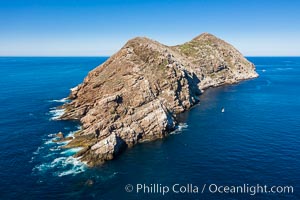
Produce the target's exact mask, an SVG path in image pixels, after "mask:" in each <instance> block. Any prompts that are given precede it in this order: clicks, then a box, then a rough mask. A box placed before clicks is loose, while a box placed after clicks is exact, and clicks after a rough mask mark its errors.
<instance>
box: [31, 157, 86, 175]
mask: <svg viewBox="0 0 300 200" xmlns="http://www.w3.org/2000/svg"><path fill="white" fill-rule="evenodd" d="M79 159H80V158H74V157H73V156H68V157H58V158H55V159H54V160H53V161H52V162H51V163H50V162H48V163H43V164H40V165H37V166H35V168H34V169H33V171H38V172H41V173H44V172H47V171H49V170H54V172H53V174H54V175H56V176H60V177H61V176H66V175H76V174H79V173H82V172H84V171H85V170H86V168H87V165H86V164H85V163H84V162H81V161H80V160H79Z"/></svg>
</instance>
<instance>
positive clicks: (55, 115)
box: [50, 109, 65, 120]
mask: <svg viewBox="0 0 300 200" xmlns="http://www.w3.org/2000/svg"><path fill="white" fill-rule="evenodd" d="M64 113H65V109H54V110H51V111H50V114H51V115H52V116H53V117H51V120H58V119H59V118H60V117H61V116H62V115H63V114H64Z"/></svg>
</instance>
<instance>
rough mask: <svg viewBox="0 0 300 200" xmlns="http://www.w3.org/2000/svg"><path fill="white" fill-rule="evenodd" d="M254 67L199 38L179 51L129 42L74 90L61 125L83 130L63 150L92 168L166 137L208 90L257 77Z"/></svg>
mask: <svg viewBox="0 0 300 200" xmlns="http://www.w3.org/2000/svg"><path fill="white" fill-rule="evenodd" d="M257 76H258V75H257V73H256V72H255V67H254V65H253V64H252V63H250V62H249V61H248V60H246V59H245V58H244V57H243V56H242V55H241V53H239V52H238V51H237V50H236V49H235V48H234V47H232V46H231V45H230V44H228V43H226V42H224V41H223V40H220V39H218V38H216V37H215V36H213V35H211V34H207V33H204V34H202V35H200V36H198V37H196V38H194V39H193V40H191V41H190V42H187V43H185V44H183V45H178V46H172V47H169V46H165V45H162V44H160V43H158V42H156V41H153V40H150V39H147V38H142V37H138V38H134V39H132V40H129V41H128V42H127V43H126V44H125V46H124V47H122V48H121V50H120V51H118V52H117V53H116V54H114V55H113V56H111V57H110V58H109V59H108V60H107V61H106V62H105V63H103V64H102V65H100V66H99V67H97V68H95V69H94V70H92V71H91V72H90V73H89V74H88V76H87V77H86V78H85V79H84V81H83V83H82V84H79V85H78V86H77V87H75V88H73V89H72V91H71V94H70V96H69V98H70V99H71V100H72V101H71V102H70V103H67V104H65V105H64V106H63V107H64V109H65V113H64V115H63V116H62V117H61V119H64V120H69V119H72V120H74V119H75V120H80V122H81V124H82V130H80V131H78V133H76V134H75V138H74V139H73V140H72V141H71V142H70V143H68V145H66V146H65V148H71V147H78V146H80V147H84V148H83V150H81V151H80V152H79V153H77V154H76V156H78V157H79V156H80V158H81V160H83V161H86V162H87V163H88V165H90V166H94V165H98V164H101V163H103V162H104V161H106V160H111V159H113V158H114V157H115V156H117V155H118V154H120V153H121V152H122V151H123V150H124V149H126V148H127V147H132V146H134V145H135V144H137V143H139V142H143V141H147V140H155V139H158V138H163V137H165V136H167V135H168V134H169V133H170V132H171V131H173V130H174V129H176V126H177V121H176V115H177V114H178V113H182V112H184V111H186V110H188V109H189V108H191V106H193V105H194V104H196V103H197V102H198V96H199V95H200V94H201V92H202V91H203V90H204V89H206V88H208V87H216V86H220V85H222V84H232V83H237V82H239V81H240V80H244V79H249V78H254V77H257Z"/></svg>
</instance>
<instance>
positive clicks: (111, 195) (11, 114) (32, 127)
mask: <svg viewBox="0 0 300 200" xmlns="http://www.w3.org/2000/svg"><path fill="white" fill-rule="evenodd" d="M106 59H107V58H103V57H102V58H101V57H82V58H73V57H69V58H54V57H45V58H38V57H36V58H30V57H18V58H17V57H9V58H5V57H2V58H0V74H1V79H0V152H1V159H0V191H1V192H0V199H51V200H52V199H272V200H273V199H300V191H299V190H300V58H297V57H249V58H248V59H249V60H250V61H252V62H253V63H254V64H255V65H256V67H257V71H258V73H259V74H260V77H259V78H257V79H253V80H248V81H243V82H241V83H240V84H236V85H228V86H222V87H218V88H211V89H208V90H207V91H205V93H204V94H203V95H201V97H200V100H201V103H200V104H199V105H197V106H195V107H194V108H193V109H192V110H191V111H189V112H187V113H185V114H184V115H182V120H183V123H185V124H186V126H183V128H182V130H181V131H179V132H177V133H178V134H174V135H171V136H170V137H168V138H166V139H163V140H158V141H155V142H151V143H145V144H141V145H138V146H136V147H134V148H132V149H129V150H127V151H126V152H125V153H123V154H122V155H121V156H120V157H118V158H117V159H116V160H114V161H111V162H107V163H106V164H105V165H103V166H101V167H98V168H94V169H87V168H86V167H85V166H84V165H83V164H81V163H80V162H78V161H77V160H75V159H73V158H72V157H71V155H72V154H74V153H75V152H76V151H77V149H73V150H61V149H59V145H57V144H55V143H52V142H51V140H52V135H51V134H55V133H57V132H59V131H63V132H64V133H65V134H72V131H75V130H77V129H78V125H79V124H77V123H76V122H70V121H69V122H68V121H56V120H53V118H55V114H59V111H57V110H55V109H54V108H55V107H56V106H58V105H61V104H62V103H63V102H64V99H63V98H64V97H66V96H67V95H68V94H69V91H70V88H72V87H74V86H76V85H77V84H78V83H80V82H82V80H83V78H84V77H85V76H86V74H87V73H88V71H90V70H91V69H93V68H94V67H96V66H97V65H99V64H101V63H102V62H104V61H105V60H106ZM223 107H224V108H225V112H224V113H222V112H221V109H222V108H223ZM61 145H63V144H61ZM88 180H90V182H91V181H92V182H93V184H90V185H89V184H87V181H88ZM138 183H141V184H142V183H146V184H151V183H152V184H154V183H157V184H162V185H168V186H172V184H174V183H179V184H182V185H186V184H188V183H191V184H194V185H198V186H202V185H203V184H218V185H229V186H230V185H243V184H250V185H256V184H260V185H265V184H266V185H269V186H273V185H282V186H285V185H291V186H293V187H294V193H293V194H257V195H255V196H251V195H249V194H211V193H209V192H208V191H207V192H204V194H187V193H185V194H174V193H168V194H166V195H165V196H162V195H161V194H136V193H135V192H132V193H126V192H125V190H124V187H125V185H127V184H133V185H135V184H138ZM200 190H201V189H200ZM200 193H201V191H200Z"/></svg>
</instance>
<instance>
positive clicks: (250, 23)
mask: <svg viewBox="0 0 300 200" xmlns="http://www.w3.org/2000/svg"><path fill="white" fill-rule="evenodd" d="M299 9H300V1H285V0H281V1H278V0H272V1H271V0H265V1H261V0H260V1H259V0H251V1H249V0H214V1H213V0H152V1H150V0H149V1H143V0H140V1H137V0H10V1H9V0H0V56H101V55H111V54H113V53H114V52H116V51H117V50H118V49H119V48H121V47H122V46H123V45H124V44H125V43H126V41H127V40H129V39H131V38H133V37H136V36H146V37H149V38H152V39H154V40H157V41H159V42H161V43H164V44H167V45H176V44H181V43H184V42H186V41H189V40H191V39H192V38H194V37H196V36H197V35H199V34H201V33H203V32H209V33H212V34H214V35H216V36H217V37H220V38H222V39H224V40H226V41H227V42H229V43H231V44H233V45H234V46H235V47H237V48H238V49H239V50H240V51H241V52H242V53H243V54H244V55H246V56H300V22H299V21H300V12H299Z"/></svg>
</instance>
